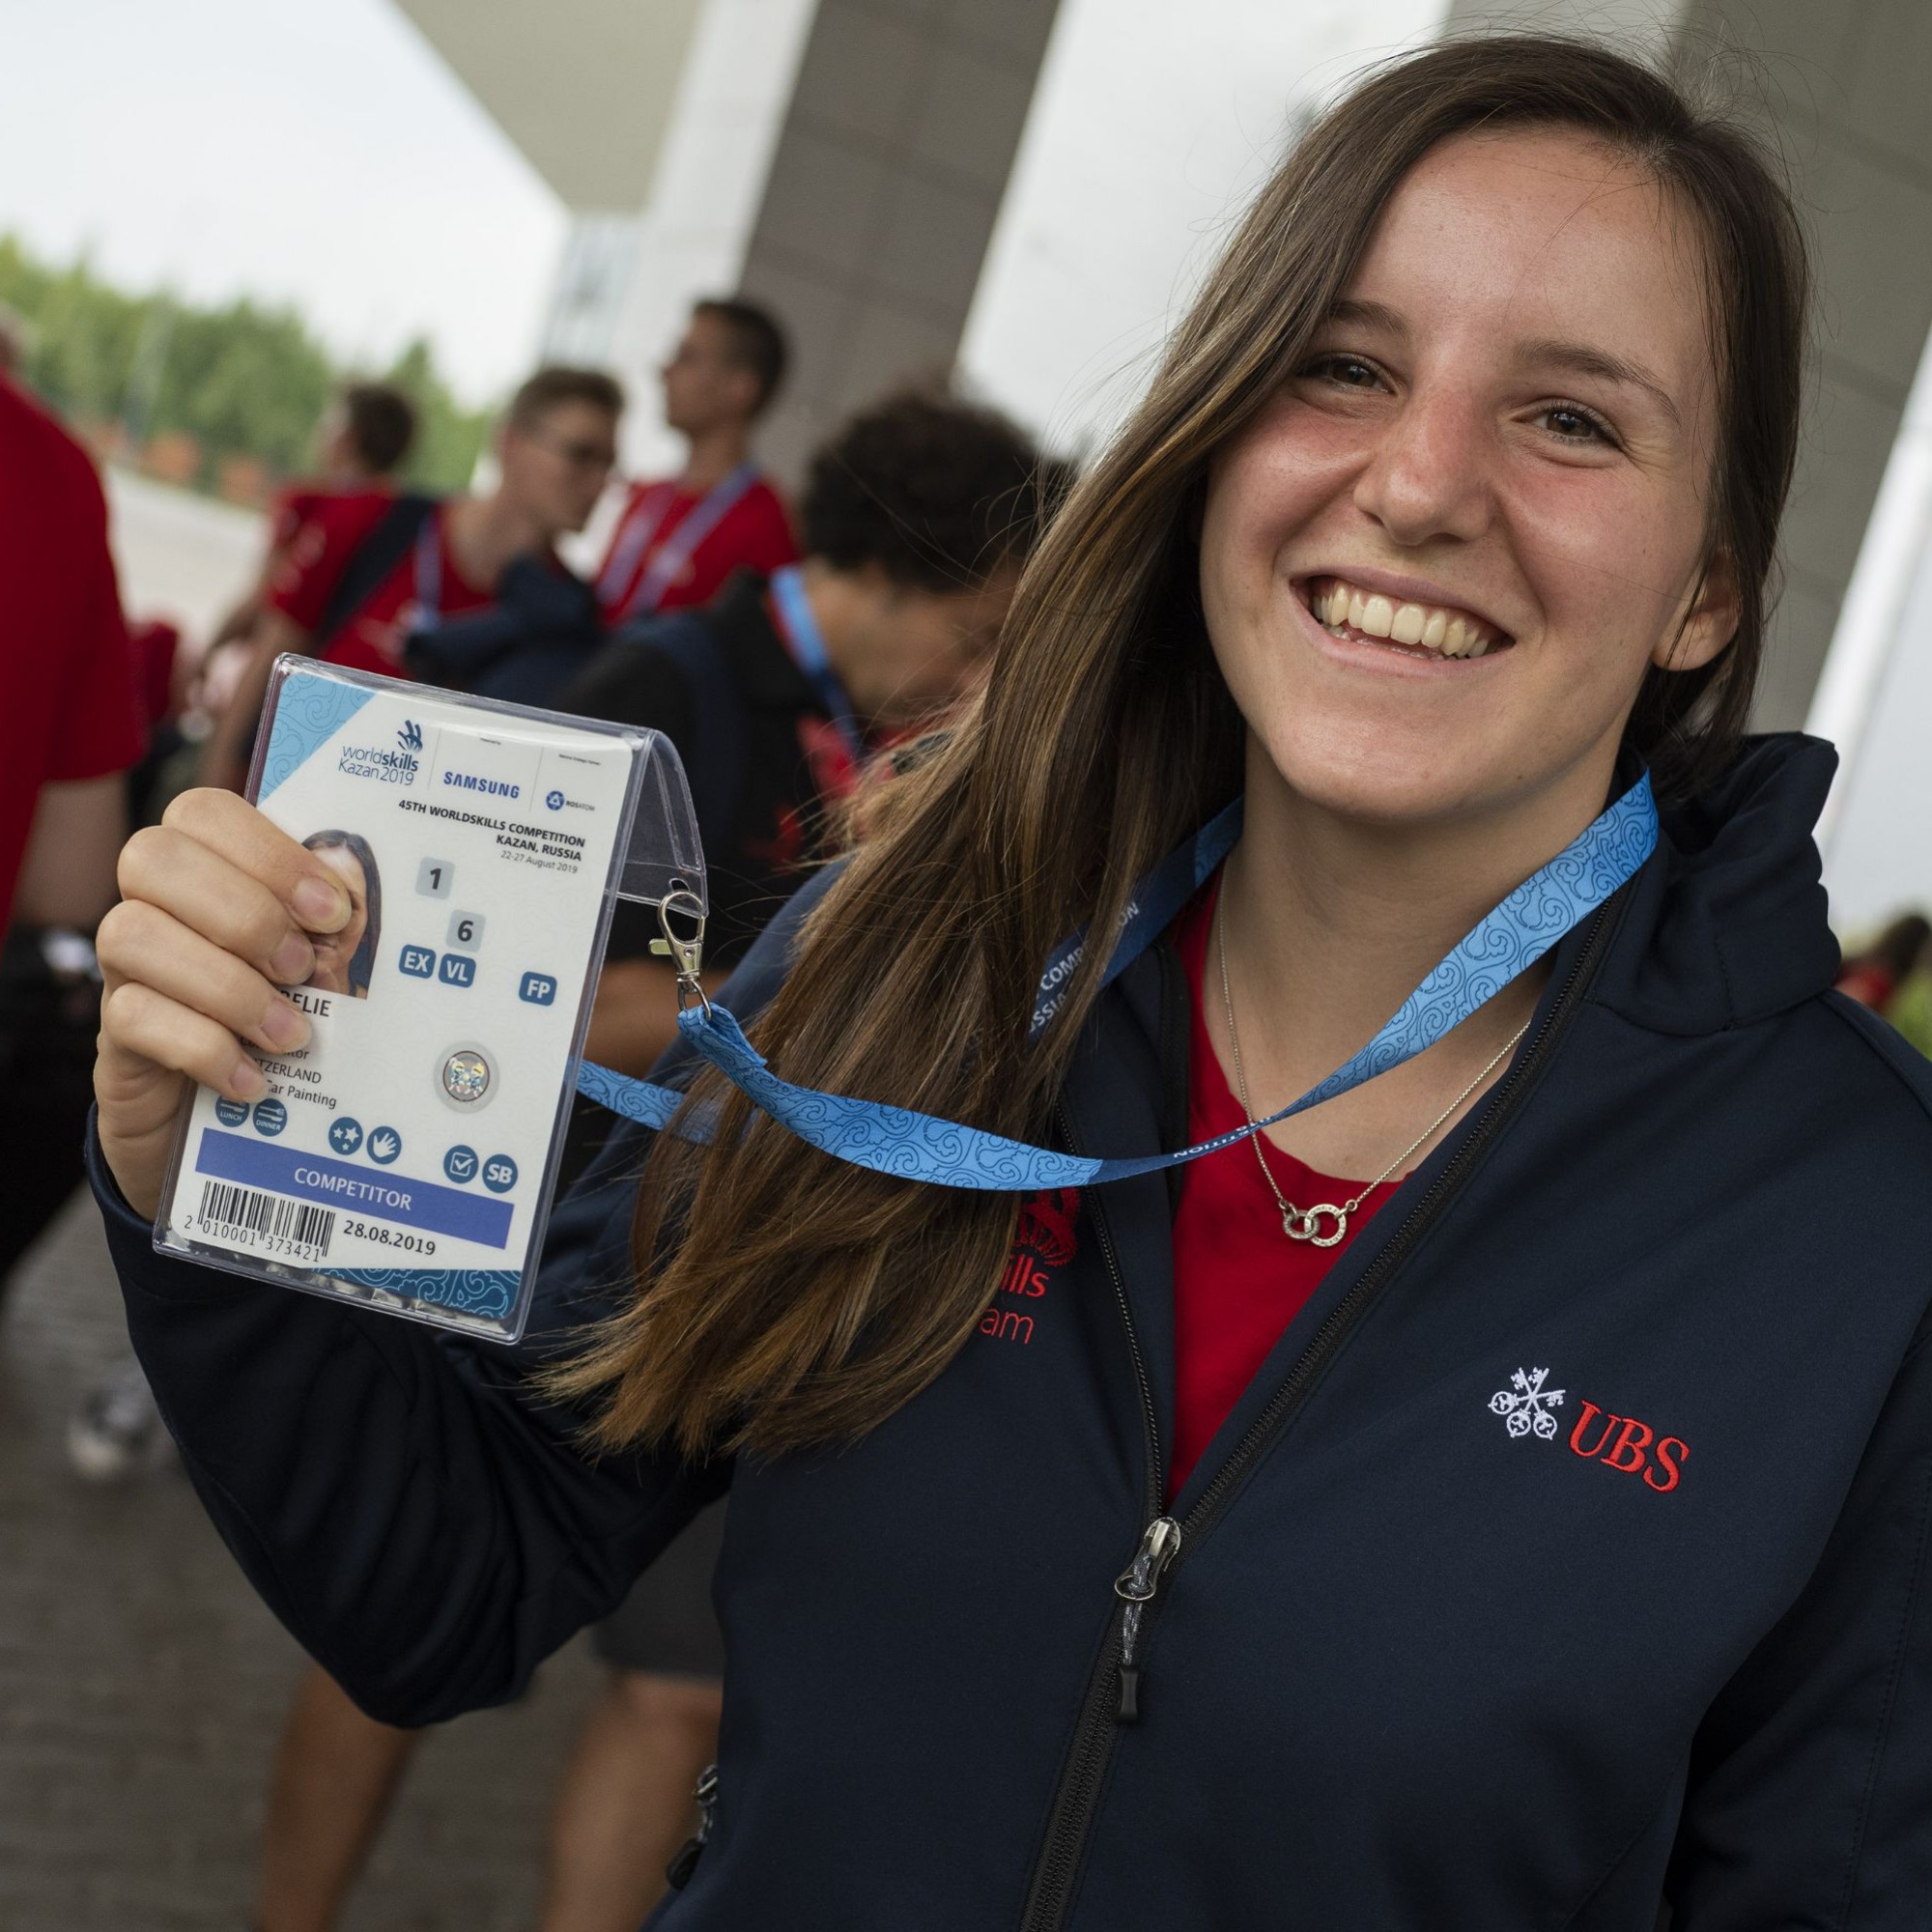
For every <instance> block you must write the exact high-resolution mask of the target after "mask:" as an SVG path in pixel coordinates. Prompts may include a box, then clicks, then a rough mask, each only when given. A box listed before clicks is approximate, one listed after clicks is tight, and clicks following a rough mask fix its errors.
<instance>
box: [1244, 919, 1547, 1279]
mask: <svg viewBox="0 0 1932 1932" xmlns="http://www.w3.org/2000/svg"><path fill="white" fill-rule="evenodd" d="M1222 914H1223V907H1222V906H1221V905H1219V904H1217V905H1216V906H1215V908H1214V953H1215V957H1216V958H1217V959H1218V960H1219V962H1220V967H1221V1002H1222V1005H1223V1006H1224V1007H1226V1009H1227V1011H1228V1046H1229V1049H1230V1057H1231V1058H1232V1059H1233V1060H1234V1063H1235V1091H1236V1093H1237V1094H1239V1095H1240V1097H1241V1112H1242V1113H1243V1114H1244V1115H1245V1116H1246V1118H1247V1122H1248V1124H1249V1126H1253V1125H1254V1123H1255V1110H1254V1108H1253V1107H1251V1106H1250V1105H1249V1104H1248V1082H1247V1078H1246V1076H1245V1075H1244V1074H1243V1072H1242V1071H1241V1037H1240V1035H1239V1033H1237V1032H1236V1028H1235V996H1234V994H1233V993H1232V992H1231V991H1230V990H1229V986H1228V923H1227V921H1226V919H1225V918H1224V917H1223V916H1222ZM1528 1031H1529V1022H1528V1021H1527V1020H1524V1021H1523V1023H1522V1025H1521V1026H1520V1027H1518V1028H1517V1030H1516V1032H1515V1033H1513V1034H1512V1035H1511V1036H1510V1037H1509V1038H1508V1039H1506V1040H1505V1041H1504V1042H1503V1044H1502V1046H1501V1048H1500V1049H1499V1050H1498V1051H1497V1053H1496V1056H1495V1058H1494V1059H1492V1061H1491V1062H1490V1064H1489V1065H1487V1066H1485V1067H1484V1068H1483V1070H1482V1071H1481V1072H1480V1073H1479V1074H1477V1075H1476V1077H1475V1078H1474V1079H1473V1080H1472V1081H1470V1082H1469V1084H1468V1085H1467V1086H1466V1087H1464V1088H1463V1091H1462V1092H1461V1093H1460V1094H1457V1095H1456V1097H1455V1098H1454V1099H1453V1100H1451V1101H1450V1102H1449V1104H1448V1105H1447V1106H1446V1107H1444V1108H1443V1110H1442V1111H1441V1112H1440V1113H1439V1114H1437V1115H1436V1117H1435V1119H1434V1120H1433V1121H1431V1122H1430V1123H1429V1124H1428V1125H1427V1126H1426V1127H1424V1128H1423V1130H1422V1131H1421V1132H1420V1133H1419V1134H1417V1135H1416V1137H1415V1138H1414V1139H1413V1140H1412V1141H1410V1142H1409V1144H1408V1145H1407V1146H1406V1148H1404V1149H1403V1151H1401V1152H1400V1153H1399V1154H1397V1155H1396V1157H1395V1158H1394V1159H1393V1160H1392V1161H1390V1162H1389V1164H1388V1165H1387V1166H1386V1167H1385V1168H1383V1169H1382V1171H1381V1172H1380V1173H1379V1174H1378V1175H1377V1176H1376V1178H1375V1179H1373V1180H1371V1181H1370V1182H1369V1183H1368V1184H1367V1185H1366V1186H1365V1187H1363V1189H1362V1190H1361V1192H1360V1193H1359V1194H1357V1195H1356V1196H1355V1198H1354V1199H1353V1200H1352V1201H1345V1202H1343V1203H1342V1205H1341V1206H1340V1207H1339V1208H1338V1207H1337V1206H1336V1205H1335V1204H1334V1202H1332V1201H1318V1202H1317V1203H1316V1204H1315V1205H1314V1206H1313V1207H1312V1208H1297V1207H1296V1206H1295V1205H1294V1203H1293V1201H1291V1200H1290V1199H1289V1198H1288V1197H1287V1195H1285V1194H1284V1193H1283V1192H1282V1191H1281V1189H1280V1187H1279V1186H1278V1185H1277V1184H1276V1182H1275V1178H1274V1174H1273V1172H1272V1171H1271V1170H1270V1168H1269V1167H1268V1164H1267V1155H1266V1154H1265V1153H1264V1152H1263V1151H1262V1142H1263V1141H1264V1139H1265V1138H1266V1136H1265V1135H1264V1134H1259V1133H1254V1134H1250V1135H1249V1136H1248V1145H1249V1146H1250V1147H1251V1148H1253V1149H1254V1151H1255V1158H1256V1159H1257V1160H1258V1161H1260V1162H1261V1164H1262V1175H1263V1178H1264V1179H1265V1180H1266V1181H1267V1184H1268V1192H1269V1193H1270V1194H1272V1195H1273V1196H1274V1203H1275V1206H1276V1207H1277V1208H1280V1209H1281V1231H1282V1233H1283V1234H1284V1235H1286V1236H1288V1237H1289V1239H1290V1240H1292V1241H1313V1242H1314V1243H1315V1245H1316V1246H1317V1247H1318V1248H1332V1247H1336V1246H1338V1245H1339V1244H1340V1243H1341V1242H1343V1241H1344V1240H1346V1239H1347V1238H1348V1235H1349V1216H1350V1214H1353V1213H1355V1212H1357V1211H1358V1210H1359V1209H1360V1208H1361V1205H1362V1203H1363V1202H1364V1201H1366V1200H1367V1199H1368V1198H1369V1196H1370V1195H1371V1194H1373V1193H1374V1192H1375V1191H1376V1189H1377V1188H1378V1187H1379V1186H1380V1185H1381V1184H1382V1182H1383V1181H1385V1180H1386V1179H1388V1178H1389V1176H1390V1175H1392V1174H1393V1173H1394V1172H1395V1171H1396V1169H1397V1168H1399V1167H1401V1166H1402V1165H1403V1163H1404V1162H1405V1161H1406V1160H1407V1159H1408V1157H1409V1156H1410V1155H1411V1154H1412V1153H1414V1152H1416V1151H1418V1150H1419V1149H1420V1148H1421V1147H1422V1146H1423V1145H1424V1144H1425V1143H1426V1142H1428V1141H1429V1140H1431V1139H1433V1138H1434V1137H1435V1134H1436V1132H1437V1131H1438V1130H1439V1129H1440V1128H1441V1127H1442V1125H1443V1124H1444V1122H1447V1121H1448V1119H1449V1117H1450V1116H1451V1115H1452V1114H1454V1113H1455V1111H1456V1110H1457V1108H1459V1107H1460V1106H1461V1105H1462V1104H1463V1101H1464V1100H1466V1099H1467V1098H1468V1097H1469V1095H1470V1094H1473V1093H1474V1092H1475V1091H1476V1089H1477V1088H1478V1087H1480V1086H1481V1085H1482V1084H1483V1082H1484V1081H1485V1080H1487V1079H1488V1078H1489V1077H1490V1075H1491V1074H1492V1073H1493V1072H1494V1071H1495V1070H1496V1068H1497V1067H1498V1066H1500V1065H1502V1063H1503V1062H1504V1060H1505V1059H1507V1058H1508V1057H1509V1055H1510V1054H1511V1053H1512V1052H1514V1051H1515V1049H1516V1044H1517V1042H1518V1041H1519V1040H1520V1039H1521V1037H1523V1035H1524V1034H1526V1033H1527V1032H1528ZM1324 1220H1326V1221H1332V1222H1333V1223H1334V1224H1335V1225H1334V1232H1333V1233H1332V1234H1326V1235H1324V1234H1323V1233H1322V1232H1321V1224H1322V1222H1323V1221H1324Z"/></svg>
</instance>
